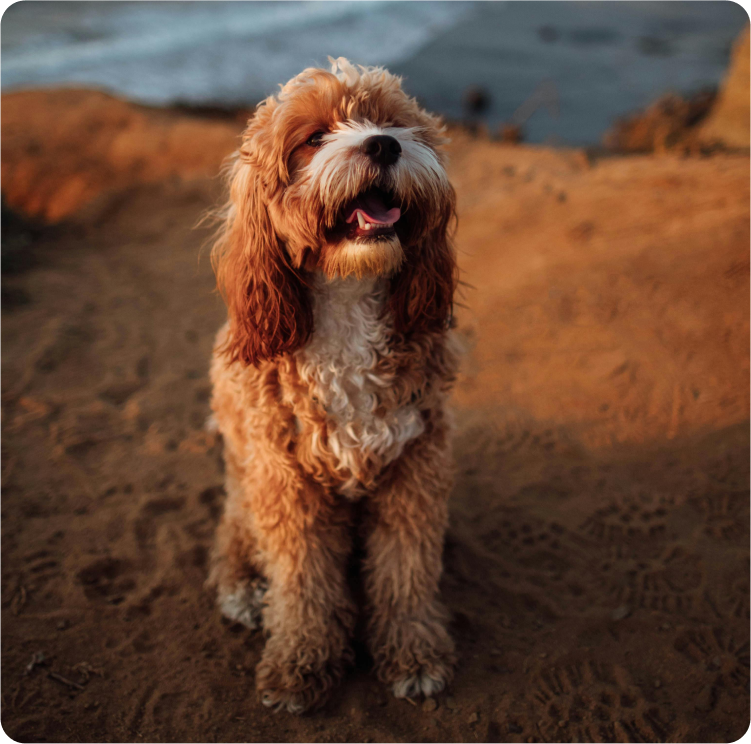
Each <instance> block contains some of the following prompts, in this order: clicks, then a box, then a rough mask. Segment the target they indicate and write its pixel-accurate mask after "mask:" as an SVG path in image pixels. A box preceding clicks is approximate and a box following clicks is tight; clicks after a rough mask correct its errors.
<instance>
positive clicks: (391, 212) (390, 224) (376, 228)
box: [342, 188, 402, 240]
mask: <svg viewBox="0 0 751 744" xmlns="http://www.w3.org/2000/svg"><path fill="white" fill-rule="evenodd" d="M342 215H343V219H344V225H345V232H346V235H347V237H348V238H350V239H354V238H357V239H359V240H378V239H382V238H388V237H390V236H392V235H394V234H395V233H396V230H395V228H394V225H395V224H396V223H397V222H398V221H399V218H400V217H401V215H402V212H401V209H400V208H399V207H398V206H396V204H395V203H394V199H393V197H392V196H391V195H390V194H388V193H387V192H386V191H383V190H381V189H378V188H371V189H368V190H367V191H363V192H361V193H360V194H358V195H357V197H356V198H355V199H353V200H352V201H351V202H349V203H348V204H346V205H345V207H344V209H343V210H342Z"/></svg>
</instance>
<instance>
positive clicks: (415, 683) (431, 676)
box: [391, 668, 451, 698]
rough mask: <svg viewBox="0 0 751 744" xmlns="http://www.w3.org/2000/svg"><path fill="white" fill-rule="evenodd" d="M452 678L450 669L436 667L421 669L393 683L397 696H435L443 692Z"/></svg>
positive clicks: (392, 688)
mask: <svg viewBox="0 0 751 744" xmlns="http://www.w3.org/2000/svg"><path fill="white" fill-rule="evenodd" d="M450 678H451V672H450V670H446V669H441V668H436V669H431V670H430V671H427V670H425V669H423V670H420V671H419V672H418V673H417V674H412V675H410V676H409V677H402V678H400V679H397V680H396V681H395V682H393V683H392V685H391V691H392V692H393V693H394V697H396V698H414V697H419V696H420V695H425V697H433V695H437V694H438V693H439V692H441V691H442V690H443V689H444V688H445V687H446V683H447V682H448V681H449V679H450Z"/></svg>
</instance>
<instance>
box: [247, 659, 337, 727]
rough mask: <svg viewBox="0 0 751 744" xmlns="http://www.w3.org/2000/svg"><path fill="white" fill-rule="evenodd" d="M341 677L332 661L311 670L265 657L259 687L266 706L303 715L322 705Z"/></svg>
mask: <svg viewBox="0 0 751 744" xmlns="http://www.w3.org/2000/svg"><path fill="white" fill-rule="evenodd" d="M340 676H341V675H340V673H339V667H332V666H331V665H329V664H321V665H320V666H318V665H316V668H313V669H311V668H310V667H308V666H306V667H305V668H301V667H297V666H296V665H295V664H294V663H289V662H288V663H286V664H282V665H277V664H275V663H274V662H273V661H271V660H268V659H264V660H262V661H261V663H260V664H259V665H258V668H257V671H256V687H257V688H258V693H259V695H260V697H261V702H262V703H263V704H264V705H265V706H266V707H267V708H271V709H273V710H274V711H275V712H279V711H287V712H288V713H294V714H295V715H300V714H302V713H305V712H306V711H309V710H313V709H315V708H318V707H320V706H321V705H322V704H323V703H324V702H325V701H326V699H327V697H328V694H329V691H330V690H331V688H332V687H333V685H334V683H335V682H336V680H337V679H338V678H339V677H340Z"/></svg>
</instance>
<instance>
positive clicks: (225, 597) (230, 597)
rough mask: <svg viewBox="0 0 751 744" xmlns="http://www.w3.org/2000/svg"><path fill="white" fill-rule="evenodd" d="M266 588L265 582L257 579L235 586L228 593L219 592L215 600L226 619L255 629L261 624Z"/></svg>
mask: <svg viewBox="0 0 751 744" xmlns="http://www.w3.org/2000/svg"><path fill="white" fill-rule="evenodd" d="M266 589H267V584H266V582H265V581H263V580H261V579H258V580H256V581H254V582H252V583H251V584H247V585H243V586H239V587H237V588H236V589H235V590H234V591H233V592H231V593H229V594H220V595H219V598H218V600H217V604H218V605H219V610H220V612H221V613H222V615H224V617H226V618H227V619H228V620H232V621H233V622H236V623H242V624H243V625H244V626H245V627H246V628H250V629H251V630H256V629H257V628H260V627H261V624H262V614H261V611H262V609H263V597H264V595H265V594H266Z"/></svg>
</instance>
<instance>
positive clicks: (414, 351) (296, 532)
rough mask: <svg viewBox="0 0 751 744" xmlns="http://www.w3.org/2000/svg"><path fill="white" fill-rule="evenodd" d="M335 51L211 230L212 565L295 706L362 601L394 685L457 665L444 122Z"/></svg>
mask: <svg viewBox="0 0 751 744" xmlns="http://www.w3.org/2000/svg"><path fill="white" fill-rule="evenodd" d="M329 61H330V62H331V64H332V68H331V71H328V70H324V69H315V68H310V69H306V70H304V71H303V72H302V73H300V74H299V75H297V76H296V77H294V78H293V79H292V80H290V81H289V82H288V83H287V84H286V85H284V86H282V87H281V90H280V91H279V93H278V94H276V95H273V96H271V97H269V98H267V99H266V100H265V101H263V102H262V103H261V104H260V105H259V106H258V108H257V109H256V112H255V114H254V116H253V117H252V118H251V119H250V121H249V122H248V125H247V129H246V130H245V132H244V134H243V138H242V145H241V147H240V149H239V152H238V153H236V155H235V157H234V159H233V161H232V163H231V164H230V166H229V170H228V181H229V192H230V194H229V200H228V203H227V204H226V206H225V207H223V208H222V210H221V214H220V219H221V222H220V226H219V230H218V234H217V240H216V243H215V244H214V247H213V250H212V262H213V266H214V269H215V272H216V276H217V284H218V288H219V290H220V291H221V293H222V296H223V298H224V300H225V302H226V305H227V310H228V321H227V323H226V325H225V326H224V327H223V328H222V329H221V330H220V332H219V334H218V337H217V342H216V345H215V349H214V355H213V360H212V365H211V378H212V383H213V395H212V409H213V416H214V419H215V421H216V424H217V426H218V428H219V430H220V432H221V434H222V436H223V440H224V459H225V466H226V467H225V475H226V492H227V500H226V504H225V509H224V514H223V517H222V519H221V521H220V524H219V526H218V528H217V535H216V543H215V547H214V550H213V553H212V558H211V568H210V575H209V584H210V585H211V586H213V587H214V588H215V589H216V592H217V598H218V605H219V608H220V610H221V612H222V613H223V615H225V616H226V617H227V618H230V619H231V620H233V621H239V622H240V623H243V624H245V625H247V626H248V627H249V628H256V627H258V626H259V625H260V624H261V623H262V625H263V627H264V630H265V632H266V634H267V636H268V638H267V642H266V646H265V648H264V651H263V655H262V658H261V660H260V662H259V664H258V666H257V669H256V686H257V688H258V691H259V694H260V696H261V700H262V702H263V703H264V704H265V705H267V706H269V707H271V708H274V709H277V710H283V709H286V710H287V711H289V712H292V713H302V712H303V711H306V710H309V709H311V708H315V707H318V706H319V705H320V704H322V703H323V701H324V700H325V699H326V697H327V695H328V693H329V691H330V690H331V688H332V686H333V685H334V684H335V683H336V682H337V681H338V680H339V679H340V678H341V677H342V674H343V671H344V669H345V668H346V666H347V664H348V663H349V662H351V661H352V659H353V652H352V649H351V641H352V637H353V633H354V629H355V624H356V622H358V611H359V610H362V611H363V618H362V619H363V624H364V626H365V634H366V638H367V644H368V647H369V650H370V652H371V654H372V657H373V660H374V664H375V668H376V670H377V673H378V676H379V678H380V679H381V680H382V681H383V682H385V683H386V684H388V685H389V686H390V687H391V690H392V691H393V693H394V695H396V697H415V696H419V695H425V696H431V695H434V694H436V693H437V692H439V691H440V690H442V689H443V688H444V687H445V686H446V684H447V683H448V682H449V681H450V680H451V677H452V673H453V668H454V665H455V651H454V644H453V642H452V639H451V637H450V635H449V633H448V632H447V630H446V621H447V613H446V610H445V608H444V606H443V605H442V604H441V602H440V600H439V597H438V583H439V579H440V576H441V572H442V549H443V539H444V533H445V530H446V527H447V521H448V506H447V502H448V497H449V492H450V490H451V486H452V466H451V452H450V450H451V427H450V419H449V415H448V412H447V410H446V400H447V397H448V394H449V391H450V388H451V386H452V383H453V381H454V379H455V375H456V372H457V365H458V354H457V351H456V348H455V346H454V344H455V342H454V341H453V340H452V334H451V333H450V329H451V327H452V325H453V322H452V308H453V303H454V293H455V290H456V286H457V265H456V259H455V253H454V249H453V247H452V243H451V236H452V235H453V232H454V229H455V224H456V217H455V194H454V191H453V189H452V187H451V185H450V183H449V181H448V178H447V175H446V171H445V154H444V152H443V147H444V145H445V143H446V141H447V140H446V138H445V130H444V128H443V127H442V125H441V123H440V121H439V120H438V119H437V118H436V117H434V116H433V115H431V114H429V113H427V112H426V111H424V110H423V109H422V108H420V106H419V105H418V104H417V102H416V101H415V100H414V99H412V98H410V97H409V96H408V95H407V94H406V93H405V92H404V91H403V89H402V85H401V79H400V78H398V77H396V76H394V75H392V74H390V73H389V72H387V71H386V70H384V69H383V68H380V67H362V66H359V67H355V66H354V65H352V64H351V63H350V62H348V61H347V60H346V59H344V58H341V57H340V58H339V59H337V60H332V59H331V58H330V59H329ZM356 550H359V551H361V553H362V559H361V560H360V561H359V564H360V569H359V570H360V574H359V583H358V587H359V588H360V590H361V592H360V593H361V594H362V597H363V598H362V601H361V602H360V603H359V604H360V605H362V607H358V603H356V602H355V601H354V599H353V596H354V593H353V591H352V587H351V584H352V581H351V571H350V562H351V561H352V560H353V553H354V552H355V551H356Z"/></svg>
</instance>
